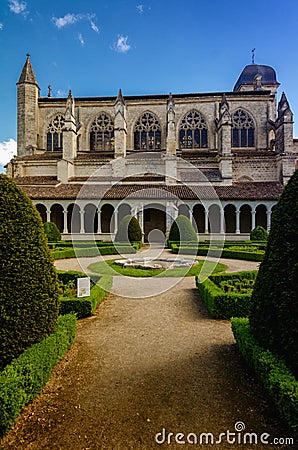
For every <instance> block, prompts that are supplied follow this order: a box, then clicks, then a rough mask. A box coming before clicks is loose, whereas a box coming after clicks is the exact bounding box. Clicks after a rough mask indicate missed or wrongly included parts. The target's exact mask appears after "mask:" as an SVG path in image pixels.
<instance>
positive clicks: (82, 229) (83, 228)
mask: <svg viewBox="0 0 298 450" xmlns="http://www.w3.org/2000/svg"><path fill="white" fill-rule="evenodd" d="M84 216H85V211H84V210H83V209H80V233H85V224H84Z"/></svg>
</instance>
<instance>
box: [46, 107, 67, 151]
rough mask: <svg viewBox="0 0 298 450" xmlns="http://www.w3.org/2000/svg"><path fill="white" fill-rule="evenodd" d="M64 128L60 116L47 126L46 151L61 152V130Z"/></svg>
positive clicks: (63, 121) (63, 120) (62, 118)
mask: <svg viewBox="0 0 298 450" xmlns="http://www.w3.org/2000/svg"><path fill="white" fill-rule="evenodd" d="M64 127H65V119H64V117H63V116H62V114H57V116H56V117H55V118H54V119H53V120H52V122H51V123H50V124H49V126H48V132H47V151H48V152H60V151H62V150H63V130H64Z"/></svg>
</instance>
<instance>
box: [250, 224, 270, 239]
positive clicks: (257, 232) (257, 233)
mask: <svg viewBox="0 0 298 450" xmlns="http://www.w3.org/2000/svg"><path fill="white" fill-rule="evenodd" d="M267 239H268V231H266V230H265V228H263V227H261V226H260V225H258V226H257V227H256V228H254V229H253V230H251V232H250V240H251V241H267Z"/></svg>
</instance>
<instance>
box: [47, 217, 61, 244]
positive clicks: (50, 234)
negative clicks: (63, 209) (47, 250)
mask: <svg viewBox="0 0 298 450" xmlns="http://www.w3.org/2000/svg"><path fill="white" fill-rule="evenodd" d="M43 229H44V232H45V234H46V237H47V240H48V242H59V241H61V233H60V231H59V230H58V227H57V225H56V224H55V223H54V222H45V223H44V224H43Z"/></svg>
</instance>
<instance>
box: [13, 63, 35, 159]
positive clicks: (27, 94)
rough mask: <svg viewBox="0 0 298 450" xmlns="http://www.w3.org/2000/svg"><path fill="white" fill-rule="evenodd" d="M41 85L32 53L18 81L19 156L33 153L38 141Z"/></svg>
mask: <svg viewBox="0 0 298 450" xmlns="http://www.w3.org/2000/svg"><path fill="white" fill-rule="evenodd" d="M39 91H40V89H39V86H38V84H37V80H36V77H35V73H34V70H33V67H32V64H31V61H30V55H29V54H27V59H26V62H25V64H24V67H23V70H22V72H21V75H20V78H19V81H18V82H17V110H18V113H17V128H18V130H17V132H18V134H17V136H18V137H17V139H18V147H17V154H18V156H25V155H28V154H31V153H32V151H33V150H34V149H36V148H37V141H38V97H39Z"/></svg>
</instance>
